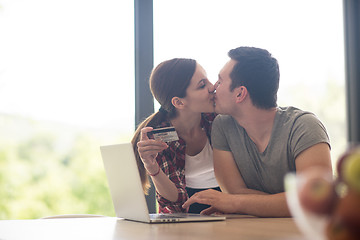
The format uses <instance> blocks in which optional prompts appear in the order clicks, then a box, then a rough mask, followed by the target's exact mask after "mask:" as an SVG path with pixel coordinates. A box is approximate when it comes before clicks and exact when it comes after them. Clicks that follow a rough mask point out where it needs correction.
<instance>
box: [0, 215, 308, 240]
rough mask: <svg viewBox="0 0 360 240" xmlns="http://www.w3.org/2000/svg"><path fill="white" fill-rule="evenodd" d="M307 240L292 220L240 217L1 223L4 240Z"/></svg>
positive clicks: (82, 219)
mask: <svg viewBox="0 0 360 240" xmlns="http://www.w3.org/2000/svg"><path fill="white" fill-rule="evenodd" d="M15 239H26V240H32V239H34V240H35V239H36V240H42V239H46V240H50V239H51V240H52V239H67V240H71V239H76V240H79V239H101V240H106V239H112V240H116V239H163V240H169V239H170V240H172V239H174V240H176V239H179V240H184V239H194V240H195V239H196V240H201V239H206V240H212V239H221V240H223V239H224V240H226V239H244V240H246V239H293V240H302V239H305V238H304V236H303V235H302V234H301V233H300V231H299V230H298V228H297V227H296V225H295V223H294V220H293V219H292V218H256V217H251V216H246V215H237V216H236V217H232V218H228V219H226V220H225V221H216V222H196V223H194V222H193V223H160V224H147V223H140V222H133V221H127V220H124V219H119V218H114V217H93V218H57V219H36V220H1V221H0V240H15Z"/></svg>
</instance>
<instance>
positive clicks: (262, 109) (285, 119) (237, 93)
mask: <svg viewBox="0 0 360 240" xmlns="http://www.w3.org/2000/svg"><path fill="white" fill-rule="evenodd" d="M228 55H229V57H230V58H231V59H230V60H229V61H228V62H227V63H226V64H225V66H224V67H223V69H222V70H221V71H220V73H219V79H218V81H217V82H216V84H215V85H216V100H215V102H216V107H215V111H216V112H217V113H219V114H221V115H218V116H217V118H216V119H215V121H214V123H213V127H212V143H213V150H214V168H215V175H216V178H217V181H218V183H219V185H220V187H221V189H222V192H216V191H211V190H206V191H203V192H199V193H197V194H195V195H194V196H192V197H191V198H190V199H188V201H187V202H185V203H184V205H183V207H184V208H187V207H189V206H190V205H191V204H192V203H195V202H198V203H202V204H209V205H211V207H210V208H208V209H205V210H204V211H203V212H202V213H203V214H211V213H214V212H223V213H242V214H250V215H255V216H263V217H283V216H290V212H289V209H288V207H287V204H286V197H285V192H284V183H283V180H284V176H285V174H286V173H288V172H291V171H296V172H297V173H300V172H303V171H305V170H306V169H308V168H310V167H313V166H321V167H323V168H325V169H326V170H328V171H330V172H331V171H332V168H331V158H330V143H329V138H328V135H327V133H326V130H325V127H324V126H323V125H322V123H321V122H320V121H319V120H318V119H317V118H316V116H315V115H314V114H312V113H309V112H304V111H302V110H299V109H296V108H294V107H287V108H281V107H278V106H277V103H276V101H277V91H278V87H279V76H280V74H279V66H278V63H277V60H276V59H275V58H273V57H272V56H271V54H270V53H269V52H268V51H266V50H264V49H259V48H252V47H239V48H236V49H233V50H230V51H229V53H228Z"/></svg>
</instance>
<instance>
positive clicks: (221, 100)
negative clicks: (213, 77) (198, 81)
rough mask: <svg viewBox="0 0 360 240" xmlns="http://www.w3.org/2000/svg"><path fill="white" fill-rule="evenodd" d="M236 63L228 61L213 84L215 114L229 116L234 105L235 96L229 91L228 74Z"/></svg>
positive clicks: (229, 81)
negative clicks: (214, 89) (214, 90)
mask: <svg viewBox="0 0 360 240" xmlns="http://www.w3.org/2000/svg"><path fill="white" fill-rule="evenodd" d="M235 64H236V61H234V60H232V59H231V60H230V61H228V62H227V63H226V64H225V66H224V67H223V68H222V69H221V71H220V73H219V79H218V81H217V82H216V83H215V88H216V93H215V112H216V113H220V114H230V115H231V112H232V109H233V106H234V105H235V99H236V96H235V95H236V94H235V93H234V92H232V91H230V85H231V78H230V73H231V72H232V70H233V68H234V66H235Z"/></svg>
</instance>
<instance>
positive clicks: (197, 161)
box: [185, 139, 219, 188]
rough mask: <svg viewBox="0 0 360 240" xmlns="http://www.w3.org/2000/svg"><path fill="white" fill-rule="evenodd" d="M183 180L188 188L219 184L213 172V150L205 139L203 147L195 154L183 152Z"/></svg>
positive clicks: (208, 186)
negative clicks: (190, 154)
mask: <svg viewBox="0 0 360 240" xmlns="http://www.w3.org/2000/svg"><path fill="white" fill-rule="evenodd" d="M185 181H186V186H187V187H189V188H214V187H218V186H219V184H218V183H217V181H216V178H215V173H214V161H213V150H212V148H211V146H210V143H209V139H207V141H206V144H205V147H204V148H203V150H201V152H200V153H198V154H197V155H195V156H189V155H187V154H185Z"/></svg>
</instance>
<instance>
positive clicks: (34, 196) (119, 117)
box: [0, 0, 134, 219]
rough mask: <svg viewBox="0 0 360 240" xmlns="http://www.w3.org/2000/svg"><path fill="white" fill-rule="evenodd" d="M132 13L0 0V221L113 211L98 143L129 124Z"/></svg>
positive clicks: (88, 0) (81, 2)
mask: <svg viewBox="0 0 360 240" xmlns="http://www.w3.org/2000/svg"><path fill="white" fill-rule="evenodd" d="M133 12H134V6H133V2H132V1H117V0H102V1H98V0H61V1H60V0H32V1H22V0H8V1H6V0H5V1H1V2H0V33H1V36H0V53H1V54H0V195H1V198H0V219H19V218H38V217H44V216H47V215H56V214H64V213H92V214H106V215H114V210H113V207H112V203H111V198H110V194H109V191H108V188H107V182H106V177H105V172H104V169H103V165H102V160H101V156H100V150H99V146H100V145H105V144H114V143H117V142H122V141H129V140H130V139H131V137H132V134H133V132H134V66H133V65H134V56H133V55H134V54H133V52H134V51H133V48H134V46H133V42H134V37H133V36H134V29H133V28H134V24H133Z"/></svg>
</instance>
